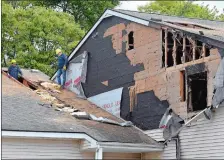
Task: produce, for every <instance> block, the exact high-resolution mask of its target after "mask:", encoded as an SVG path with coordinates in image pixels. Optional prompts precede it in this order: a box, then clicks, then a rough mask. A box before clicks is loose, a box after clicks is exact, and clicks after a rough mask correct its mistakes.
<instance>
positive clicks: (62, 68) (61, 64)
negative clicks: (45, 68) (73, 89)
mask: <svg viewBox="0 0 224 160" xmlns="http://www.w3.org/2000/svg"><path fill="white" fill-rule="evenodd" d="M56 54H57V55H58V71H57V81H58V84H59V85H61V88H64V85H65V81H66V66H67V63H68V58H67V56H66V55H65V54H64V53H62V51H61V50H60V49H56ZM61 75H62V82H61Z"/></svg>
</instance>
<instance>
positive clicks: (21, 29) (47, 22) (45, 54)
mask: <svg viewBox="0 0 224 160" xmlns="http://www.w3.org/2000/svg"><path fill="white" fill-rule="evenodd" d="M83 35H84V31H83V30H81V29H80V25H79V24H77V23H75V22H74V19H73V17H72V16H71V15H69V14H68V13H64V12H56V11H54V10H52V9H48V8H46V7H40V6H33V7H28V8H24V7H12V5H10V4H7V3H4V2H2V55H1V56H2V58H3V57H4V55H7V56H9V58H10V59H12V58H15V59H16V60H17V62H18V64H19V65H20V66H22V67H24V68H36V69H39V70H41V71H43V72H45V73H46V74H48V75H52V74H53V73H54V71H55V68H52V67H51V64H52V62H55V61H56V59H55V49H56V48H62V50H63V51H64V52H65V53H67V54H69V53H70V52H71V50H72V49H73V48H74V47H75V46H76V45H77V43H78V42H79V41H80V39H81V38H82V37H83ZM3 60H4V58H3ZM2 64H3V65H5V62H3V63H2Z"/></svg>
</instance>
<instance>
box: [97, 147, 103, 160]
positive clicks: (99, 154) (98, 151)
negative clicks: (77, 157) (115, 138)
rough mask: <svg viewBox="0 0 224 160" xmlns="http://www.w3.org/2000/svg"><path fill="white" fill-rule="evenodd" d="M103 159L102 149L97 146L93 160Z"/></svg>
mask: <svg viewBox="0 0 224 160" xmlns="http://www.w3.org/2000/svg"><path fill="white" fill-rule="evenodd" d="M98 159H103V148H102V147H100V145H99V144H97V148H96V152H95V160H98Z"/></svg>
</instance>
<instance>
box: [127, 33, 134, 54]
mask: <svg viewBox="0 0 224 160" xmlns="http://www.w3.org/2000/svg"><path fill="white" fill-rule="evenodd" d="M128 46H129V48H128V50H131V49H134V32H133V31H131V32H130V33H129V34H128Z"/></svg>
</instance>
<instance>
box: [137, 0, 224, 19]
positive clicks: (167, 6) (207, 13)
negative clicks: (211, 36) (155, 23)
mask: <svg viewBox="0 0 224 160" xmlns="http://www.w3.org/2000/svg"><path fill="white" fill-rule="evenodd" d="M138 10H139V11H141V12H153V13H159V14H167V15H174V16H183V17H189V18H201V19H209V20H215V19H219V20H222V18H221V17H220V16H218V15H217V14H218V10H217V8H216V7H214V8H212V9H209V5H206V6H203V5H202V6H200V5H198V4H194V3H193V2H192V1H160V0H157V1H154V2H151V3H148V4H146V5H144V6H139V7H138Z"/></svg>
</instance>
